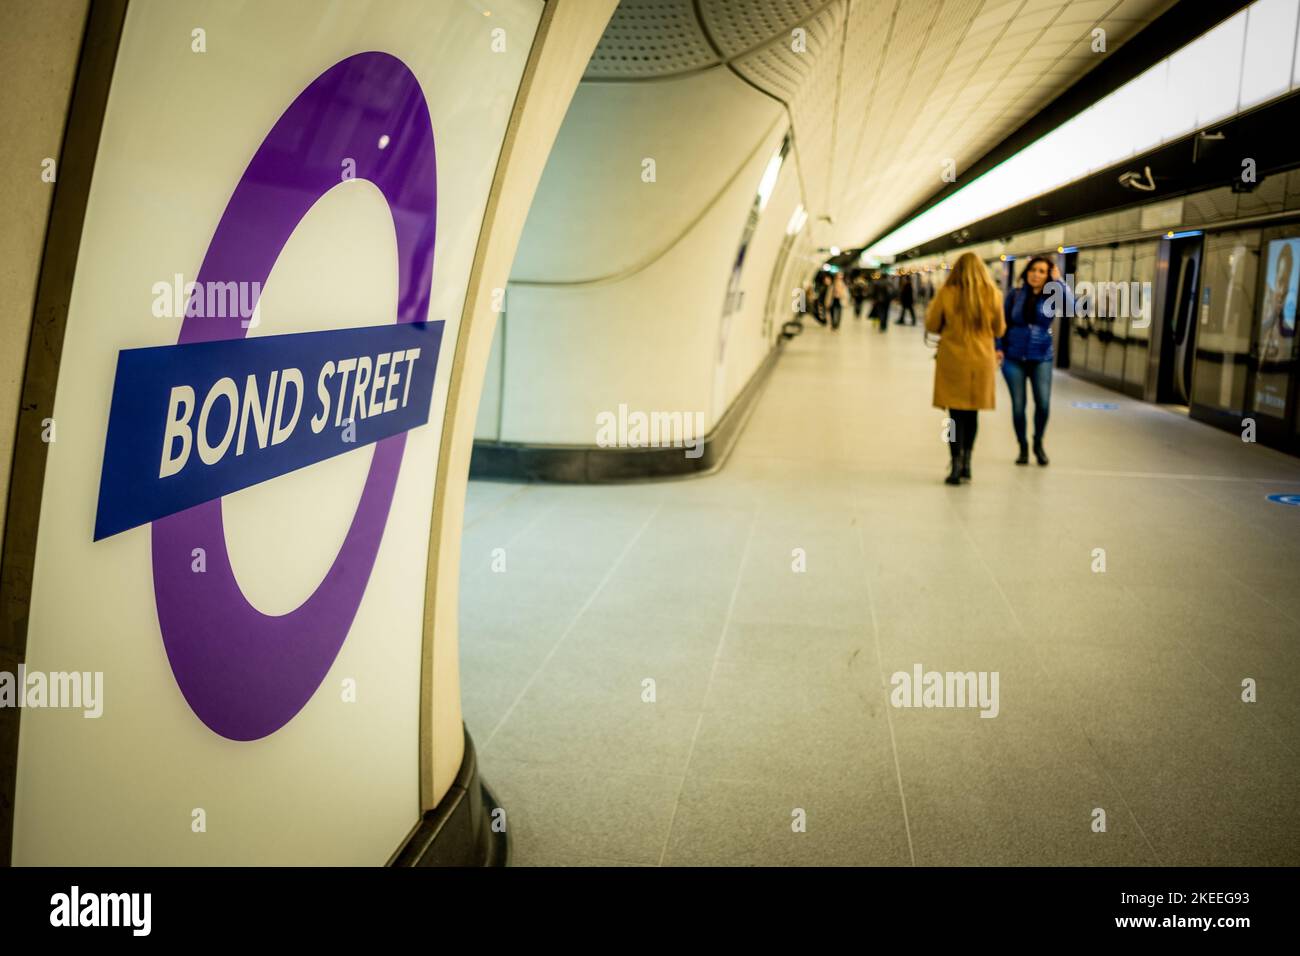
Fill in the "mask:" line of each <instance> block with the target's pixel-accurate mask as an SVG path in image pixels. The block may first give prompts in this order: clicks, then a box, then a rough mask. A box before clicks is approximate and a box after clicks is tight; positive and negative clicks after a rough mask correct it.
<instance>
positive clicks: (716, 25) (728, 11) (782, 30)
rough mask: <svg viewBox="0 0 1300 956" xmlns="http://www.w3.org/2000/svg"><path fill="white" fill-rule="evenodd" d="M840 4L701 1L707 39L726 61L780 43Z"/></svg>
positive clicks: (836, 0) (821, 0)
mask: <svg viewBox="0 0 1300 956" xmlns="http://www.w3.org/2000/svg"><path fill="white" fill-rule="evenodd" d="M842 2H843V0H702V2H701V4H700V9H701V11H702V12H703V14H704V23H705V26H706V27H708V30H709V35H710V36H712V37H713V42H714V43H716V44H717V46H718V49H719V50H721V51H722V53H723V55H724V56H726V57H727V58H728V59H734V58H735V57H738V56H743V55H744V54H745V53H748V52H749V51H750V50H753V49H756V48H757V47H760V46H764V45H765V44H767V43H770V42H773V41H775V42H778V43H782V41H783V40H784V39H786V38H788V37H789V34H790V32H791V31H792V30H794V29H795V28H796V27H799V26H801V25H803V23H804V21H805V20H808V19H810V18H812V17H815V16H816V15H817V14H818V13H819V12H820V11H821V10H822V9H823V8H825V7H827V6H829V5H831V4H836V5H838V4H841V3H842ZM782 45H784V46H787V47H788V46H789V44H788V43H783V44H782Z"/></svg>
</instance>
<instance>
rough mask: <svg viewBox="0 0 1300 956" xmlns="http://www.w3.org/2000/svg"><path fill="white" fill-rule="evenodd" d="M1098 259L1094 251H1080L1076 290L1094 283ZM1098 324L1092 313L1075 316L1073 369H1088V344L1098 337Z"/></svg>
mask: <svg viewBox="0 0 1300 956" xmlns="http://www.w3.org/2000/svg"><path fill="white" fill-rule="evenodd" d="M1096 259H1097V253H1096V251H1095V250H1093V249H1081V250H1080V251H1079V260H1078V262H1077V263H1076V264H1075V273H1074V288H1075V289H1076V290H1078V288H1079V283H1081V282H1091V281H1092V267H1093V264H1094V262H1095V261H1096ZM1096 324H1097V320H1096V319H1095V318H1093V316H1092V313H1089V314H1088V315H1077V314H1076V315H1075V317H1074V325H1073V335H1074V339H1073V340H1072V341H1071V342H1070V365H1071V366H1072V367H1073V368H1087V367H1088V365H1087V363H1088V342H1089V341H1090V340H1092V339H1093V338H1095V337H1096V336H1095V334H1094V332H1093V329H1094V328H1095V327H1096Z"/></svg>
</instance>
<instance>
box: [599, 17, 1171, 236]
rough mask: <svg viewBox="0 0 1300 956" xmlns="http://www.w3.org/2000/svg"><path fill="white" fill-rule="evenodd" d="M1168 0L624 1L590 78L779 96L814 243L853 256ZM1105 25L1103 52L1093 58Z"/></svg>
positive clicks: (704, 112) (1112, 49)
mask: <svg viewBox="0 0 1300 956" xmlns="http://www.w3.org/2000/svg"><path fill="white" fill-rule="evenodd" d="M1172 3H1173V0H1072V2H1071V0H696V2H692V0H623V2H622V3H621V4H620V6H619V8H618V11H617V12H616V13H615V15H614V18H613V19H612V20H611V22H610V25H609V28H608V30H607V31H606V34H605V37H604V38H603V39H602V40H601V42H600V45H599V47H598V48H597V50H596V54H595V56H594V57H593V58H592V61H591V64H590V66H589V67H588V69H587V73H586V80H588V81H591V82H602V81H606V82H607V81H611V80H623V81H626V80H657V79H666V78H671V77H674V76H683V75H688V74H690V73H693V72H697V71H699V70H704V69H711V68H712V69H730V70H732V71H733V72H734V73H735V74H736V75H737V76H739V77H741V78H742V79H744V80H745V81H746V82H747V83H749V84H750V85H752V86H754V87H756V88H758V89H759V90H761V91H763V92H764V93H766V94H768V95H770V96H772V97H774V98H776V99H778V100H780V101H781V102H782V103H784V104H785V105H786V108H787V110H788V112H789V116H790V123H791V126H792V128H793V130H794V141H795V159H796V163H797V170H798V174H799V179H800V188H801V190H802V191H803V202H804V206H805V208H807V210H808V212H809V221H810V222H811V223H812V224H813V228H814V230H815V239H816V240H817V241H818V242H819V243H821V244H824V245H829V244H831V243H834V244H836V245H840V246H845V247H848V246H853V245H856V244H859V243H862V242H865V241H866V240H868V239H870V238H872V237H874V236H875V235H877V234H878V233H879V232H880V231H881V230H882V229H883V228H885V227H886V226H888V225H889V224H890V223H892V222H893V221H894V220H895V219H897V218H898V217H899V216H901V215H903V214H904V213H905V212H906V211H907V210H908V209H911V208H913V207H914V206H916V205H917V204H918V203H920V202H921V201H923V200H924V199H926V198H927V197H929V196H930V195H932V194H933V193H934V192H935V191H936V190H938V189H939V188H940V187H941V186H942V185H943V178H942V177H943V175H944V173H945V172H947V171H949V170H950V169H955V172H956V176H957V178H958V181H960V179H961V175H962V171H963V170H964V169H965V168H967V167H969V165H970V164H971V163H973V162H974V161H975V160H977V159H978V158H979V157H980V156H982V155H983V154H984V153H986V152H987V151H988V150H989V149H990V148H991V147H993V146H994V145H996V144H997V143H998V142H1000V141H1001V140H1002V139H1003V138H1005V137H1006V136H1007V135H1008V134H1009V133H1011V132H1012V131H1014V130H1015V129H1016V128H1017V127H1019V126H1020V125H1022V124H1023V123H1024V122H1026V121H1027V120H1029V119H1030V118H1031V117H1032V116H1033V115H1034V114H1035V113H1036V112H1037V111H1038V110H1040V109H1041V108H1042V107H1043V106H1045V105H1046V104H1047V103H1048V102H1050V101H1051V100H1052V99H1053V98H1054V97H1055V96H1056V95H1058V94H1059V93H1061V92H1062V91H1064V90H1065V89H1066V88H1068V87H1069V86H1070V85H1072V84H1073V83H1074V82H1076V81H1077V80H1078V79H1079V78H1080V77H1082V76H1083V74H1085V73H1086V72H1088V71H1089V70H1090V69H1092V68H1093V67H1094V66H1096V65H1097V64H1098V63H1100V62H1101V61H1102V60H1103V59H1104V58H1105V57H1107V56H1113V55H1115V52H1116V51H1117V50H1118V48H1119V47H1120V46H1121V45H1122V44H1123V43H1124V41H1125V40H1127V39H1128V38H1129V37H1131V36H1132V35H1133V34H1134V33H1136V32H1137V31H1138V30H1140V29H1141V28H1142V27H1144V26H1145V25H1146V24H1147V23H1148V22H1150V20H1152V19H1153V18H1154V17H1156V16H1158V15H1159V14H1161V13H1162V12H1164V10H1166V9H1167V8H1168V7H1169V6H1171V5H1172ZM1098 28H1100V29H1102V30H1104V31H1105V50H1095V49H1094V45H1095V35H1094V31H1095V30H1097V29H1098ZM795 31H799V32H798V33H796V32H795ZM701 110H702V115H707V104H701ZM762 134H763V131H762V130H755V131H754V136H755V139H757V138H758V137H760V136H761V135H762Z"/></svg>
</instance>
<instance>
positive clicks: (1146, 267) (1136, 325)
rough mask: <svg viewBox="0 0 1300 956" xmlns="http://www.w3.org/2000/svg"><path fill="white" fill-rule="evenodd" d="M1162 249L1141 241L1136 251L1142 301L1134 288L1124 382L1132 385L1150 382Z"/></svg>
mask: <svg viewBox="0 0 1300 956" xmlns="http://www.w3.org/2000/svg"><path fill="white" fill-rule="evenodd" d="M1158 248H1159V243H1157V242H1140V243H1138V244H1137V245H1136V246H1135V247H1134V249H1133V282H1135V283H1136V289H1137V292H1138V295H1139V297H1140V298H1139V300H1138V303H1137V304H1136V305H1135V304H1134V303H1133V300H1132V291H1131V290H1132V287H1130V296H1129V309H1130V314H1131V315H1132V316H1133V319H1132V321H1130V322H1129V326H1128V348H1127V349H1126V350H1125V355H1124V381H1126V382H1128V383H1129V384H1130V385H1145V384H1146V380H1147V363H1148V362H1149V360H1150V359H1149V354H1148V350H1149V348H1150V345H1151V323H1152V322H1154V321H1155V312H1154V308H1155V307H1154V305H1153V304H1152V303H1153V296H1154V294H1155V293H1154V289H1155V282H1156V252H1157V250H1158Z"/></svg>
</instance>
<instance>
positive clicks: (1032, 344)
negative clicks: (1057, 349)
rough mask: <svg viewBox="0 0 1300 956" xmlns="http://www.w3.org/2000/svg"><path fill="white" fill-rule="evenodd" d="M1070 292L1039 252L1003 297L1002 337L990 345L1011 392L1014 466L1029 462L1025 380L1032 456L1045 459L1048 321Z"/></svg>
mask: <svg viewBox="0 0 1300 956" xmlns="http://www.w3.org/2000/svg"><path fill="white" fill-rule="evenodd" d="M1070 299H1071V294H1070V290H1069V288H1067V287H1066V286H1065V285H1064V284H1063V283H1062V282H1061V272H1060V270H1059V269H1057V267H1056V264H1055V263H1054V262H1052V261H1051V260H1050V259H1048V258H1046V257H1045V256H1034V257H1033V258H1032V259H1030V260H1029V265H1027V266H1025V271H1024V272H1022V273H1021V274H1020V285H1018V286H1016V287H1015V288H1013V289H1012V290H1011V291H1010V292H1008V293H1007V297H1006V299H1005V300H1004V302H1003V305H1002V308H1003V316H1004V318H1005V319H1006V327H1007V331H1006V336H1005V337H1004V338H1000V339H999V340H998V341H997V343H996V344H995V348H996V349H997V353H998V361H999V362H1001V364H1002V377H1003V378H1004V379H1006V382H1007V389H1008V391H1010V393H1011V424H1012V425H1013V426H1014V427H1015V429H1016V440H1017V441H1018V442H1020V456H1019V457H1018V458H1016V464H1017V465H1027V464H1029V442H1028V441H1027V436H1026V434H1025V424H1026V423H1025V404H1026V402H1025V397H1026V396H1025V383H1026V382H1028V383H1029V385H1030V387H1031V389H1032V390H1033V393H1034V458H1035V459H1036V460H1037V461H1038V464H1039V465H1046V464H1047V452H1046V451H1044V450H1043V433H1044V432H1046V431H1047V416H1048V413H1049V412H1050V410H1051V404H1052V364H1053V363H1052V355H1053V349H1052V344H1053V343H1052V320H1053V319H1055V318H1056V313H1057V312H1059V311H1060V310H1061V306H1062V305H1064V306H1065V307H1066V309H1067V314H1068V310H1069V309H1070V306H1069V304H1068V303H1069V301H1070Z"/></svg>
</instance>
